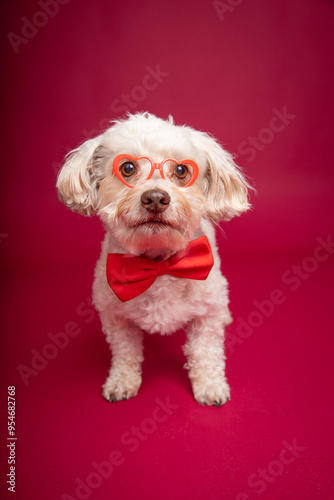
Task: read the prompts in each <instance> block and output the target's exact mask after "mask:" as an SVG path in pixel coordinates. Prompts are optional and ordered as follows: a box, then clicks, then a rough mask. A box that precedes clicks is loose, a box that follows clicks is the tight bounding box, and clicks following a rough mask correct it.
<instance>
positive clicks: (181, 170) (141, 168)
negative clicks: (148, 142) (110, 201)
mask: <svg viewBox="0 0 334 500" xmlns="http://www.w3.org/2000/svg"><path fill="white" fill-rule="evenodd" d="M156 170H159V172H160V175H161V177H162V179H165V180H166V179H168V180H171V181H172V182H174V183H176V184H178V185H179V186H180V187H189V186H191V185H192V184H193V183H194V182H195V180H196V179H197V177H198V166H197V164H196V163H195V162H194V161H192V160H182V161H178V160H175V158H166V159H165V160H163V161H161V162H160V163H154V161H153V160H151V158H149V157H148V156H137V157H136V158H134V157H133V156H130V155H125V154H122V155H118V156H116V158H115V159H114V161H113V171H114V173H115V175H116V176H117V177H118V179H119V180H120V181H122V182H123V184H125V185H126V186H128V187H130V188H134V187H135V186H137V185H138V184H143V183H144V182H146V181H148V180H149V179H151V177H152V176H153V174H154V172H155V171H156ZM143 179H144V180H143ZM128 181H129V182H128ZM130 182H131V184H130Z"/></svg>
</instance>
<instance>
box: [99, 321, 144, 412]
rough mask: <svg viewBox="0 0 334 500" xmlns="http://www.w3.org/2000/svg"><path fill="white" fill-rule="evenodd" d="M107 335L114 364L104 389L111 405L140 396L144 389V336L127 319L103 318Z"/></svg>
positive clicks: (104, 394) (104, 393)
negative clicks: (140, 389)
mask: <svg viewBox="0 0 334 500" xmlns="http://www.w3.org/2000/svg"><path fill="white" fill-rule="evenodd" d="M101 320H102V325H103V331H104V333H105V334H106V337H107V341H108V343H109V344H110V349H111V352H112V363H111V368H110V371H109V376H108V377H107V379H106V381H105V383H104V385H103V396H104V397H105V398H106V399H107V400H108V401H110V402H112V403H115V402H116V401H122V400H123V399H129V398H132V397H133V396H136V395H137V393H138V390H139V387H140V385H141V364H142V361H143V359H144V358H143V332H142V331H141V330H140V329H139V328H137V327H136V326H134V325H133V324H132V323H130V322H128V321H126V320H125V319H124V318H116V317H112V318H111V317H110V314H109V315H108V314H107V315H104V314H101Z"/></svg>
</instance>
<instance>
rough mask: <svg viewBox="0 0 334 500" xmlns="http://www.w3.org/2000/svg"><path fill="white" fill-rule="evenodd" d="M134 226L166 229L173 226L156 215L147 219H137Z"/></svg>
mask: <svg viewBox="0 0 334 500" xmlns="http://www.w3.org/2000/svg"><path fill="white" fill-rule="evenodd" d="M135 227H147V228H152V229H155V230H157V229H167V228H171V227H173V226H172V224H170V222H168V221H165V220H162V219H159V218H158V217H152V218H150V219H148V220H144V221H139V222H138V223H137V224H135Z"/></svg>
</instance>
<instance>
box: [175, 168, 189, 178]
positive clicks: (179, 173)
mask: <svg viewBox="0 0 334 500" xmlns="http://www.w3.org/2000/svg"><path fill="white" fill-rule="evenodd" d="M174 174H175V175H176V177H178V178H179V179H184V178H185V177H187V174H188V168H187V167H186V165H178V166H177V167H176V169H175V170H174Z"/></svg>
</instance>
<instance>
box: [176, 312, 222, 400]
mask: <svg viewBox="0 0 334 500" xmlns="http://www.w3.org/2000/svg"><path fill="white" fill-rule="evenodd" d="M184 352H185V355H186V356H187V363H186V365H185V367H186V368H187V369H188V370H189V378H190V380H191V383H192V388H193V393H194V397H195V399H196V401H197V402H198V403H200V404H202V405H214V406H221V405H223V404H224V403H226V402H227V401H228V400H229V399H230V389H229V386H228V384H227V381H226V378H225V357H224V326H223V322H222V321H221V319H220V318H217V317H216V316H208V317H203V318H197V319H195V320H193V321H192V322H191V323H190V325H189V326H188V330H187V343H186V344H185V346H184Z"/></svg>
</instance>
